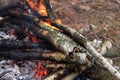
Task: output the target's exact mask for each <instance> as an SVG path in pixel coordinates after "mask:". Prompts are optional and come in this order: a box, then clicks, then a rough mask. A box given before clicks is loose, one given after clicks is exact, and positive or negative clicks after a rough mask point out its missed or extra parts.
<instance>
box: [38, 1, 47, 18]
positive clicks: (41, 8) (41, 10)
mask: <svg viewBox="0 0 120 80" xmlns="http://www.w3.org/2000/svg"><path fill="white" fill-rule="evenodd" d="M37 7H38V13H39V14H41V15H42V16H47V10H46V7H45V6H44V5H43V3H42V0H38V2H37Z"/></svg>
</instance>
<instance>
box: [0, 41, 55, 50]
mask: <svg viewBox="0 0 120 80" xmlns="http://www.w3.org/2000/svg"><path fill="white" fill-rule="evenodd" d="M20 49H43V50H45V49H46V50H47V49H49V50H52V49H53V48H52V47H51V46H50V45H48V44H46V43H44V42H39V43H33V42H24V41H7V40H2V41H0V50H20Z"/></svg>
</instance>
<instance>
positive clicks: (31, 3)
mask: <svg viewBox="0 0 120 80" xmlns="http://www.w3.org/2000/svg"><path fill="white" fill-rule="evenodd" d="M26 1H27V2H28V3H29V5H30V7H31V8H32V9H35V6H34V3H33V2H32V1H31V0H26Z"/></svg>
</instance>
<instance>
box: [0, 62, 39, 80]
mask: <svg viewBox="0 0 120 80" xmlns="http://www.w3.org/2000/svg"><path fill="white" fill-rule="evenodd" d="M36 63H37V62H36V61H21V62H20V61H19V62H17V63H14V61H13V60H2V61H0V80H1V79H2V80H37V79H36V78H35V73H36V72H35V71H33V70H35V67H36V65H37V64H36ZM38 80H40V79H38Z"/></svg>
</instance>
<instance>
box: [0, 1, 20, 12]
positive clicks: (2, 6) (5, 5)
mask: <svg viewBox="0 0 120 80" xmlns="http://www.w3.org/2000/svg"><path fill="white" fill-rule="evenodd" d="M18 5H19V4H18V0H0V12H1V11H6V10H7V9H11V8H15V7H17V6H18Z"/></svg>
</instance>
